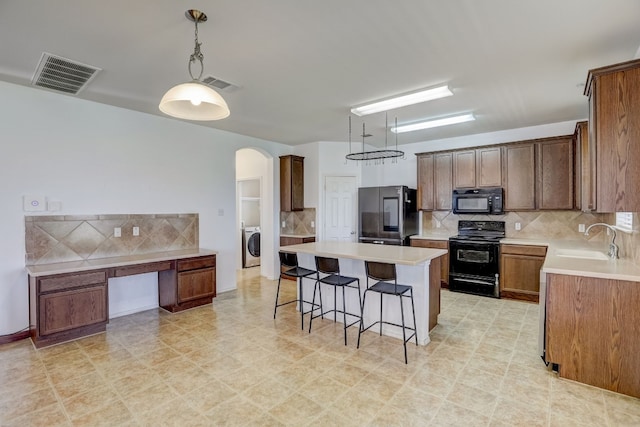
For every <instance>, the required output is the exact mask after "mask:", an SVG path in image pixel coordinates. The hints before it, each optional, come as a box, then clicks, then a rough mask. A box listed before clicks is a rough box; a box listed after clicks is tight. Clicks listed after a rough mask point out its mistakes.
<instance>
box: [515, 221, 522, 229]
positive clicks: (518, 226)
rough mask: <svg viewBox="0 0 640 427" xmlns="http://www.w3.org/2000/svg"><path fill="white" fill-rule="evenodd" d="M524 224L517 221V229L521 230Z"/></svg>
mask: <svg viewBox="0 0 640 427" xmlns="http://www.w3.org/2000/svg"><path fill="white" fill-rule="evenodd" d="M521 229H522V225H521V224H520V223H519V222H516V230H521Z"/></svg>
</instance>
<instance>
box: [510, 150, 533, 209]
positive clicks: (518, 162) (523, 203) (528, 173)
mask: <svg viewBox="0 0 640 427" xmlns="http://www.w3.org/2000/svg"><path fill="white" fill-rule="evenodd" d="M502 162H503V163H502V170H503V177H504V182H503V187H504V210H505V211H525V210H534V209H535V208H536V146H535V144H533V143H528V144H510V145H506V146H504V147H502Z"/></svg>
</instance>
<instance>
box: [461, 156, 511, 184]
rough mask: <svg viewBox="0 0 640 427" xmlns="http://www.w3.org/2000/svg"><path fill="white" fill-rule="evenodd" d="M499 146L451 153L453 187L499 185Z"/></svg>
mask: <svg viewBox="0 0 640 427" xmlns="http://www.w3.org/2000/svg"><path fill="white" fill-rule="evenodd" d="M501 156H502V155H501V151H500V147H485V148H476V149H474V150H463V151H455V152H454V153H453V187H454V188H476V187H500V186H501V185H502V168H501Z"/></svg>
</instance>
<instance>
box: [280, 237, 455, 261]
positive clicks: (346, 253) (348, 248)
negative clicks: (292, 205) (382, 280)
mask: <svg viewBox="0 0 640 427" xmlns="http://www.w3.org/2000/svg"><path fill="white" fill-rule="evenodd" d="M280 250H281V251H283V252H295V253H306V254H311V255H318V256H325V257H333V258H349V259H358V260H363V261H376V262H388V263H394V264H402V265H418V264H422V263H424V262H427V261H430V260H432V259H435V258H438V257H440V256H442V255H445V254H446V253H447V251H446V250H444V249H426V248H416V247H411V246H392V245H376V244H373V243H354V242H336V241H324V242H315V243H303V244H300V245H291V246H282V247H280Z"/></svg>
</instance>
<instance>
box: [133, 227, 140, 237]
mask: <svg viewBox="0 0 640 427" xmlns="http://www.w3.org/2000/svg"><path fill="white" fill-rule="evenodd" d="M133 235H134V236H139V235H140V227H133Z"/></svg>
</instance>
